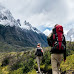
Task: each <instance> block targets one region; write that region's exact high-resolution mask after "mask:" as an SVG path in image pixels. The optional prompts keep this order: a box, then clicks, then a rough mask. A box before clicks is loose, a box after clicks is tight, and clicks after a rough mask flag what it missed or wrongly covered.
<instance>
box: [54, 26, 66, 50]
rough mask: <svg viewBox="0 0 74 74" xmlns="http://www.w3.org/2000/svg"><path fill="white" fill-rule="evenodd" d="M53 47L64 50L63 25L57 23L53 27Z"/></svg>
mask: <svg viewBox="0 0 74 74" xmlns="http://www.w3.org/2000/svg"><path fill="white" fill-rule="evenodd" d="M53 49H57V50H60V51H61V50H65V45H64V35H63V27H62V26H61V25H57V26H56V27H55V28H54V29H53Z"/></svg>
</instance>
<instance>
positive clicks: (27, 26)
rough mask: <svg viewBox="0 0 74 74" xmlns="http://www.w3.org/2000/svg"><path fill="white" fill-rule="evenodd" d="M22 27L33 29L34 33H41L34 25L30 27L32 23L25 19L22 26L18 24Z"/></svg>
mask: <svg viewBox="0 0 74 74" xmlns="http://www.w3.org/2000/svg"><path fill="white" fill-rule="evenodd" d="M20 27H21V28H22V29H26V30H32V31H34V32H36V33H42V32H41V31H39V30H38V29H37V28H35V27H32V25H31V24H30V23H29V22H27V21H26V20H25V22H24V25H23V26H20Z"/></svg>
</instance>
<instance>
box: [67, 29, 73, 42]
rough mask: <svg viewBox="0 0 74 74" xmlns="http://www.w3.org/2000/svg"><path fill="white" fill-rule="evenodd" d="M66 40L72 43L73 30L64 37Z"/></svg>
mask: <svg viewBox="0 0 74 74" xmlns="http://www.w3.org/2000/svg"><path fill="white" fill-rule="evenodd" d="M66 38H67V40H69V41H74V28H72V29H70V30H69V31H68V32H67V35H66Z"/></svg>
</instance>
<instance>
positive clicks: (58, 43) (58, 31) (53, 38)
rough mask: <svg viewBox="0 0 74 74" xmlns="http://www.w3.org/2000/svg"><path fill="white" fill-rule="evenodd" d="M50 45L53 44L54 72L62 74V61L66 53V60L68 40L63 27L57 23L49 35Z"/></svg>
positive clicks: (54, 73)
mask: <svg viewBox="0 0 74 74" xmlns="http://www.w3.org/2000/svg"><path fill="white" fill-rule="evenodd" d="M47 41H48V45H49V46H51V51H50V53H51V65H52V74H61V72H60V63H61V61H62V58H63V55H64V62H65V61H66V40H65V36H64V34H63V27H62V26H61V25H58V24H56V25H55V26H54V28H53V29H52V33H51V34H49V36H48V37H47Z"/></svg>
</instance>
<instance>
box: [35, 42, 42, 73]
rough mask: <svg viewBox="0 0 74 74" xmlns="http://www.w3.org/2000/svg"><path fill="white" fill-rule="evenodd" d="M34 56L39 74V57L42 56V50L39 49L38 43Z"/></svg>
mask: <svg viewBox="0 0 74 74" xmlns="http://www.w3.org/2000/svg"><path fill="white" fill-rule="evenodd" d="M35 55H36V59H37V65H38V73H40V59H41V56H43V49H42V48H41V44H40V43H38V44H37V48H36V52H35Z"/></svg>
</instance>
